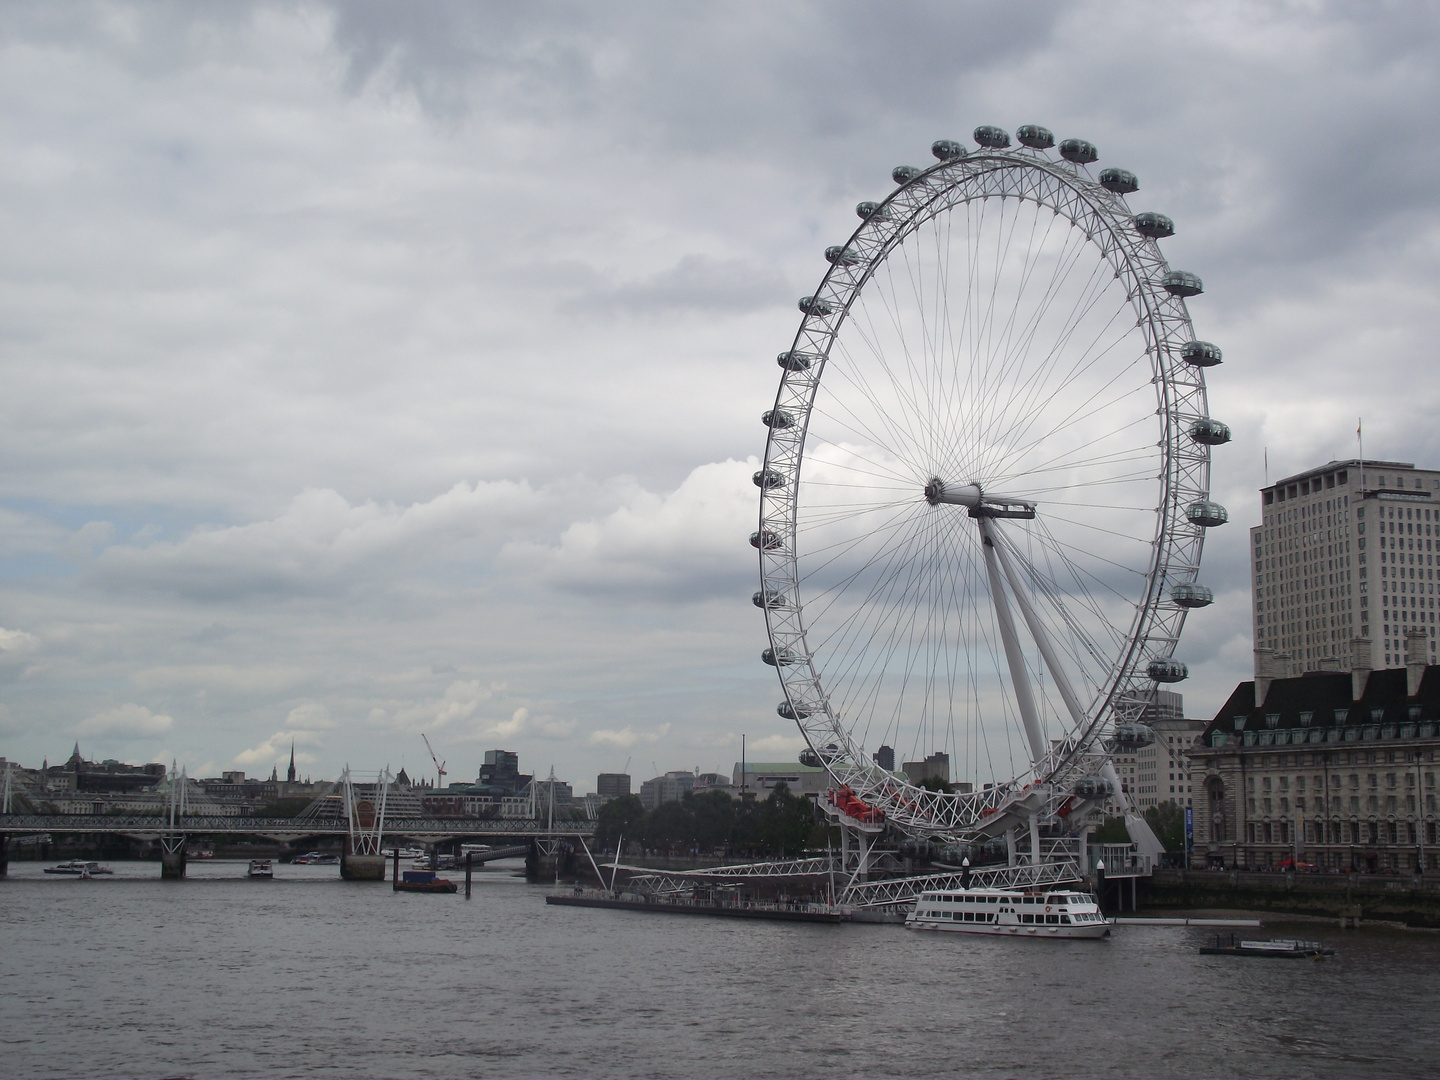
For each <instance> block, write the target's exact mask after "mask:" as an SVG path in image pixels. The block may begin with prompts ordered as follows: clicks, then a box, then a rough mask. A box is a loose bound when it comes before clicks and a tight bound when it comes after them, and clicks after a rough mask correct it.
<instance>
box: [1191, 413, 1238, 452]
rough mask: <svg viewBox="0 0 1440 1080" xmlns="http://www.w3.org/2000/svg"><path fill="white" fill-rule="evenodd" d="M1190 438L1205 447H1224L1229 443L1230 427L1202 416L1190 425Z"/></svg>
mask: <svg viewBox="0 0 1440 1080" xmlns="http://www.w3.org/2000/svg"><path fill="white" fill-rule="evenodd" d="M1190 438H1192V439H1194V440H1195V441H1196V442H1198V443H1203V444H1204V445H1205V446H1224V445H1225V444H1226V443H1227V442H1229V441H1230V425H1229V424H1224V423H1221V422H1220V421H1219V420H1216V419H1214V418H1213V417H1209V416H1202V417H1201V418H1200V419H1199V420H1196V421H1195V422H1194V423H1193V424H1191V425H1190Z"/></svg>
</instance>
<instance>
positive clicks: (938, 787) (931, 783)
mask: <svg viewBox="0 0 1440 1080" xmlns="http://www.w3.org/2000/svg"><path fill="white" fill-rule="evenodd" d="M920 786H921V787H922V788H924V789H925V790H926V791H938V792H941V793H942V794H945V795H950V794H952V793H953V792H954V791H955V789H954V788H953V787H951V786H950V785H949V784H947V783H946V782H945V781H944V780H941V779H940V777H938V776H927V777H925V779H924V780H921V781H920Z"/></svg>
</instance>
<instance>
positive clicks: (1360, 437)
mask: <svg viewBox="0 0 1440 1080" xmlns="http://www.w3.org/2000/svg"><path fill="white" fill-rule="evenodd" d="M1364 421H1365V418H1364V417H1363V416H1357V417H1356V418H1355V442H1356V444H1357V445H1358V446H1359V451H1360V497H1361V498H1362V499H1363V498H1364V497H1365V436H1364V434H1363V433H1362V432H1361V430H1360V429H1361V428H1362V427H1363V426H1364Z"/></svg>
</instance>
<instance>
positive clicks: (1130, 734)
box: [1110, 724, 1155, 750]
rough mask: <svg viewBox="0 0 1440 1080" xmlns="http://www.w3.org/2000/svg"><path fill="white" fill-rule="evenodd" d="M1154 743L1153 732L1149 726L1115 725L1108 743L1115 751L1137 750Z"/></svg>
mask: <svg viewBox="0 0 1440 1080" xmlns="http://www.w3.org/2000/svg"><path fill="white" fill-rule="evenodd" d="M1154 741H1155V731H1154V729H1153V728H1151V727H1150V725H1149V724H1116V725H1115V735H1114V737H1113V738H1112V739H1111V740H1110V743H1111V746H1112V747H1113V748H1114V749H1116V750H1139V749H1140V748H1141V747H1142V746H1149V745H1150V744H1151V743H1153V742H1154Z"/></svg>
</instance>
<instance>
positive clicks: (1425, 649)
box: [1405, 626, 1430, 697]
mask: <svg viewBox="0 0 1440 1080" xmlns="http://www.w3.org/2000/svg"><path fill="white" fill-rule="evenodd" d="M1429 652H1430V635H1429V634H1427V633H1426V632H1425V631H1424V630H1422V629H1420V628H1419V627H1418V626H1412V627H1411V628H1410V629H1409V630H1408V631H1406V633H1405V693H1406V694H1407V695H1408V696H1410V697H1414V696H1415V695H1416V694H1418V693H1419V692H1420V680H1421V679H1423V678H1424V677H1425V665H1426V663H1427V662H1428V660H1427V654H1428V653H1429Z"/></svg>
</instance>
